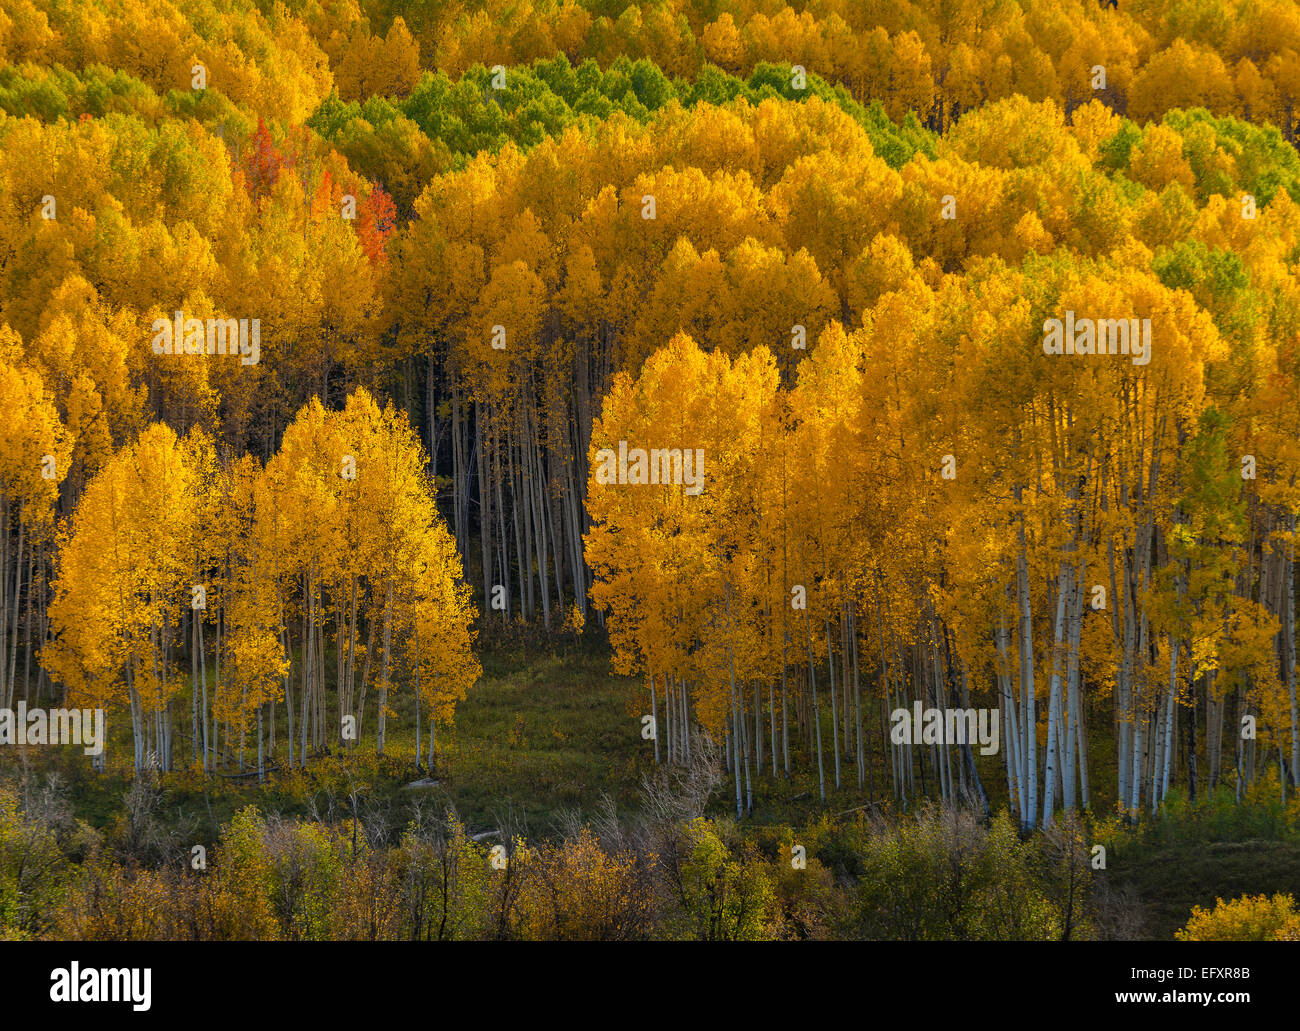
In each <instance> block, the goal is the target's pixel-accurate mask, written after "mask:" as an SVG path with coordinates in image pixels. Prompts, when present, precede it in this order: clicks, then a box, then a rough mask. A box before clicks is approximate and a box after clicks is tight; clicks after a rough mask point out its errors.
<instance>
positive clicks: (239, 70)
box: [0, 0, 1300, 939]
mask: <svg viewBox="0 0 1300 1031" xmlns="http://www.w3.org/2000/svg"><path fill="white" fill-rule="evenodd" d="M1298 99H1300V8H1298V7H1297V6H1296V5H1295V4H1294V3H1291V2H1284V0H1240V2H1234V0H1194V2H1173V0H1134V2H1126V0H1121V2H1119V3H1118V4H1116V5H1111V4H1108V3H1100V4H1099V3H1096V2H1092V0H916V2H907V0H888V2H886V0H869V2H865V3H864V2H857V0H811V2H802V0H793V2H790V3H787V2H785V0H647V2H645V3H642V4H640V5H637V4H632V3H626V2H623V0H537V2H529V0H518V2H505V0H485V2H477V0H459V2H452V3H433V2H415V3H394V2H389V0H330V2H318V0H292V2H288V3H286V2H282V0H279V2H275V3H271V2H269V0H88V2H86V3H79V4H56V3H53V2H52V0H0V711H4V712H8V713H9V714H10V715H9V718H8V722H7V723H0V936H10V937H40V936H46V937H59V938H133V937H134V938H169V939H183V938H259V937H273V938H288V939H299V938H319V937H325V938H414V939H442V938H485V937H497V938H501V937H518V938H562V937H571V938H583V937H597V938H605V939H621V938H649V937H701V938H709V939H732V938H763V937H778V938H806V937H866V938H889V939H915V938H928V937H958V938H987V939H998V938H1035V939H1061V938H1067V939H1068V938H1072V937H1074V938H1077V937H1132V936H1136V935H1139V934H1143V933H1150V934H1158V935H1162V936H1165V937H1168V936H1170V935H1172V933H1173V932H1174V930H1175V929H1177V928H1184V929H1183V930H1181V931H1179V932H1178V933H1179V934H1180V935H1181V936H1184V937H1193V938H1213V937H1215V936H1221V937H1234V936H1235V937H1242V936H1245V937H1259V938H1269V937H1275V938H1288V939H1295V938H1297V937H1300V913H1297V911H1296V909H1295V906H1294V902H1293V900H1292V899H1291V898H1290V897H1288V895H1287V894H1285V893H1286V892H1290V893H1291V894H1294V893H1295V892H1296V891H1298V890H1300V800H1297V789H1300V708H1298V706H1297V683H1296V678H1297V652H1296V645H1297V635H1296V597H1297V588H1298V584H1297V573H1296V563H1295V553H1296V536H1297V534H1296V531H1297V517H1298V516H1300V273H1298V271H1297V270H1298V266H1300V155H1298V154H1297V150H1296V132H1297V119H1298V118H1300V112H1297V100H1298ZM538 662H547V663H552V662H553V664H552V665H547V666H545V667H544V668H545V670H547V672H546V673H545V676H547V677H549V678H551V679H552V680H554V681H555V682H556V683H557V684H558V685H559V686H560V687H561V688H562V689H563V690H565V691H567V692H568V693H569V694H576V693H579V692H587V694H586V695H585V696H584V697H585V700H584V699H578V700H576V702H575V704H590V705H591V706H602V707H603V708H602V709H601V711H602V713H603V714H604V715H603V716H602V717H601V718H602V719H603V720H604V721H605V722H604V723H602V724H601V725H600V729H599V731H598V732H593V733H591V734H587V735H586V737H585V738H584V739H581V740H572V735H577V736H578V737H582V734H581V733H580V732H579V731H578V730H577V729H575V728H574V727H572V726H571V727H568V728H567V729H566V728H565V727H563V726H561V725H559V724H561V723H562V722H563V721H562V720H560V721H559V723H557V724H556V726H555V728H554V729H553V730H552V731H551V732H550V733H551V734H552V736H553V738H554V740H555V741H557V742H562V743H563V744H564V745H565V746H566V747H568V748H571V749H574V750H577V751H580V752H583V753H587V754H589V755H592V756H595V755H598V754H600V753H608V754H616V755H618V756H619V757H620V758H619V761H620V762H622V757H623V755H624V752H623V751H622V750H623V749H626V750H627V753H626V754H627V756H628V759H627V763H626V765H625V766H623V767H620V768H619V772H617V774H615V775H613V776H612V779H610V780H611V782H610V783H606V780H607V776H606V775H604V774H600V773H597V772H596V769H595V767H594V766H593V767H590V768H589V769H588V770H587V773H586V774H584V776H583V779H584V780H587V779H589V780H590V783H584V785H583V786H582V788H581V789H580V790H577V791H576V792H575V794H574V797H573V801H574V802H575V808H574V810H572V811H569V810H566V811H565V812H564V813H562V814H559V816H558V817H557V822H556V823H555V824H554V825H553V826H551V827H548V828H545V829H544V830H543V829H541V828H538V827H537V826H536V824H537V822H538V821H537V819H536V817H537V815H538V810H537V808H536V807H534V809H533V812H532V815H533V817H534V825H533V826H532V827H527V826H524V825H523V824H521V823H518V822H517V821H516V820H515V819H514V817H513V816H511V815H509V813H508V812H507V813H506V814H504V815H503V814H502V812H501V810H499V809H497V808H495V807H494V806H492V805H489V804H487V803H486V802H483V794H484V793H485V790H486V789H484V788H483V786H482V784H480V785H479V786H478V787H477V788H473V787H471V786H470V784H469V782H470V781H472V780H473V779H474V776H475V774H474V771H475V770H476V769H477V767H475V766H474V764H473V762H472V761H471V760H469V759H468V758H466V757H467V755H468V753H470V752H472V751H473V750H474V748H475V745H474V741H475V740H476V739H475V738H474V734H475V733H476V730H475V728H478V727H480V726H481V724H480V723H479V722H477V721H478V719H479V716H474V717H473V718H472V719H471V721H470V726H469V728H468V729H466V727H465V726H464V720H462V719H460V718H459V717H460V715H461V714H463V713H464V711H465V709H466V707H472V706H473V705H475V699H476V696H478V697H480V698H481V699H482V701H481V702H480V704H483V705H487V704H492V705H495V704H497V703H496V701H495V699H496V698H497V697H498V696H497V695H496V694H493V693H492V692H493V691H494V690H495V688H493V687H492V685H493V683H494V682H495V681H494V678H495V679H502V678H505V677H508V676H509V675H520V676H524V677H535V676H541V675H542V674H541V673H538V672H537V668H536V667H535V666H534V665H533V664H534V663H538ZM591 662H596V663H598V664H600V665H601V668H602V669H603V670H604V672H603V673H602V674H601V676H602V677H603V678H604V679H603V680H602V684H603V685H604V686H603V687H602V688H601V689H600V691H596V690H594V689H593V688H592V687H591V686H590V685H589V684H588V683H587V672H588V664H589V663H591ZM503 670H505V672H503ZM502 682H504V681H502ZM620 685H621V686H620ZM602 692H603V693H602ZM20 705H21V706H22V710H21V712H22V713H23V714H24V715H22V716H19V715H17V713H18V712H19V709H18V707H19V706H20ZM517 708H518V710H519V711H517V712H516V711H512V712H511V713H510V714H509V716H510V718H511V719H513V720H514V721H515V722H514V723H513V724H510V725H509V729H508V731H506V732H504V733H502V732H498V731H496V730H494V731H493V734H494V736H495V738H496V739H498V740H499V739H502V738H506V737H507V735H508V741H507V742H506V743H505V747H506V749H507V750H506V752H505V753H504V754H505V755H506V758H505V759H502V760H501V764H502V765H503V766H507V767H509V768H510V770H512V771H513V772H509V771H507V772H506V773H503V774H502V778H501V780H500V781H498V780H496V779H493V780H492V781H491V782H492V783H493V784H494V785H497V784H502V783H503V784H505V787H504V788H501V787H494V788H493V789H492V791H491V792H487V793H489V794H493V796H494V799H495V801H497V802H499V803H500V805H502V806H504V807H505V808H506V810H510V808H511V806H513V805H514V804H515V803H516V802H519V801H520V799H528V798H535V797H542V796H545V795H547V794H555V792H554V789H553V786H550V785H544V784H542V783H540V782H538V781H537V780H536V779H535V778H534V779H533V781H532V782H530V781H529V776H530V775H529V773H528V770H530V769H531V768H532V767H531V766H530V762H531V755H532V752H533V751H534V750H535V749H537V748H539V747H540V745H539V744H538V738H539V734H538V733H537V732H533V733H532V735H531V744H530V738H529V731H528V728H527V726H526V724H528V722H529V721H530V720H532V719H533V716H532V715H529V716H527V717H525V715H524V708H523V706H522V704H521V706H518V707H517ZM537 708H538V709H540V708H541V706H540V705H539V706H537ZM47 709H48V710H51V711H52V710H56V709H59V710H66V709H78V710H84V711H86V712H87V713H89V712H92V711H99V712H102V713H103V718H104V719H105V728H104V738H103V740H102V741H101V742H100V745H101V746H102V747H97V748H93V749H92V748H87V749H85V753H86V754H84V755H83V750H82V749H81V748H58V749H55V748H45V747H41V746H43V745H54V744H57V743H58V742H56V741H54V740H52V737H53V733H54V727H55V722H54V717H53V716H51V717H50V720H49V722H48V723H47V722H44V721H45V717H44V715H42V714H43V712H44V711H45V710H47ZM953 713H966V714H969V717H970V724H969V726H970V733H968V734H965V735H962V736H960V737H958V738H957V739H955V740H954V738H953V737H952V735H951V733H949V735H948V736H947V737H945V735H944V733H943V731H942V721H943V716H944V714H949V722H948V727H949V729H950V730H951V727H952V726H953V721H952V719H951V714H953ZM28 714H30V715H31V719H32V721H33V722H31V723H30V724H28V723H26V722H25V721H26V718H27V715H28ZM931 714H937V715H938V717H939V718H938V720H937V721H936V722H934V723H933V724H932V723H931V721H930V715H931ZM977 714H978V715H977ZM38 718H39V721H40V722H37V720H38ZM546 725H547V726H548V727H550V726H551V723H549V722H548V723H547V724H546ZM494 726H495V724H494ZM977 729H978V731H979V734H978V737H977V735H976V733H975V732H976V730H977ZM47 738H50V739H47ZM496 747H497V744H496V742H494V743H493V744H492V745H490V746H489V745H484V748H485V749H487V748H496ZM493 754H494V755H495V754H496V753H495V752H494V753H493ZM512 756H513V758H512ZM493 761H494V762H495V761H496V760H493ZM591 761H592V762H595V761H596V760H595V759H592V760H591ZM485 776H486V774H485ZM491 777H493V778H495V777H496V773H495V772H494V773H492V774H491ZM407 782H414V784H415V787H413V788H412V789H411V790H412V791H413V792H414V793H413V794H412V793H411V792H408V791H407V787H410V785H407ZM605 789H608V793H606V794H604V797H602V798H601V799H600V800H599V802H598V803H596V802H594V799H595V797H596V796H597V795H600V794H602V793H603V792H604V791H605ZM459 790H468V791H477V792H478V793H477V794H475V795H474V796H473V798H474V801H473V802H472V803H470V801H469V798H470V796H467V795H459V796H458V795H457V791H459ZM448 791H450V793H448ZM530 792H531V795H530ZM106 795H112V802H111V804H106V803H105V802H104V799H105V797H106ZM412 799H415V801H414V802H412ZM214 800H215V802H216V805H217V810H218V811H219V813H220V815H217V813H215V812H214V809H213V803H214ZM458 800H459V802H460V808H461V809H462V810H465V811H460V812H458V811H457V801H458ZM577 803H580V804H577ZM520 804H522V805H523V808H524V810H525V811H527V810H529V805H530V804H531V803H530V802H527V801H525V802H522V803H520ZM584 807H586V808H585V810H584ZM168 810H170V811H172V813H173V815H172V816H166V815H165V813H166V811H168ZM579 810H584V811H579ZM546 812H547V814H548V815H556V814H555V812H553V811H552V809H551V808H550V807H547V808H546ZM489 813H491V814H492V815H489ZM480 827H482V828H485V829H483V830H477V828H480ZM1202 839H1204V840H1208V841H1224V840H1251V841H1267V842H1268V844H1267V846H1265V845H1260V846H1259V847H1260V848H1261V849H1264V850H1265V852H1267V855H1265V854H1264V853H1261V854H1260V856H1258V857H1257V860H1258V862H1257V864H1256V871H1257V874H1258V876H1257V878H1256V879H1255V880H1254V881H1252V880H1250V878H1249V877H1246V878H1245V879H1244V880H1243V879H1242V878H1241V877H1238V876H1237V875H1236V874H1235V873H1234V874H1232V875H1231V876H1229V875H1227V874H1223V876H1222V878H1221V880H1220V881H1219V882H1215V883H1221V884H1222V885H1223V888H1222V890H1223V893H1224V894H1226V895H1235V896H1241V898H1240V899H1239V900H1238V901H1232V900H1231V899H1229V900H1228V901H1226V902H1224V903H1222V905H1221V906H1219V907H1218V908H1214V907H1212V905H1211V903H1212V902H1213V896H1211V897H1208V898H1203V897H1200V896H1197V897H1195V898H1190V897H1189V898H1188V899H1183V897H1182V896H1178V899H1179V901H1178V902H1177V903H1176V904H1175V903H1171V904H1170V905H1169V907H1168V908H1169V909H1170V911H1169V912H1160V913H1154V911H1153V910H1152V909H1151V907H1150V906H1147V914H1146V915H1147V919H1146V924H1145V926H1139V922H1136V921H1135V919H1134V918H1133V917H1132V915H1131V914H1132V913H1133V912H1134V911H1135V910H1139V909H1142V908H1143V905H1142V904H1140V903H1139V902H1135V901H1134V898H1132V897H1130V896H1128V895H1126V894H1125V892H1126V891H1138V892H1139V893H1141V891H1142V890H1144V889H1143V888H1142V885H1141V884H1140V883H1138V882H1139V881H1140V878H1137V879H1136V880H1135V879H1134V878H1135V877H1136V875H1134V877H1129V878H1127V879H1125V880H1124V881H1123V883H1121V881H1120V880H1117V879H1116V878H1115V877H1108V876H1107V874H1106V871H1107V870H1108V867H1107V863H1106V856H1107V854H1108V852H1109V854H1110V855H1111V858H1112V860H1114V858H1115V855H1116V854H1119V855H1120V857H1121V863H1123V862H1127V863H1129V864H1130V867H1129V868H1130V869H1131V868H1132V864H1133V863H1135V862H1139V860H1138V859H1134V858H1133V857H1143V858H1142V859H1141V860H1140V861H1141V862H1156V860H1155V859H1153V858H1152V857H1153V856H1156V855H1161V854H1164V855H1166V856H1167V855H1168V853H1167V852H1166V853H1161V852H1160V849H1166V850H1168V849H1175V850H1176V849H1178V848H1182V847H1185V846H1186V847H1190V845H1189V843H1191V842H1194V841H1197V840H1202ZM195 849H198V850H199V851H200V852H202V853H203V855H204V856H205V857H207V858H205V859H203V862H202V863H199V862H198V861H197V860H196V858H195V857H196V856H197V855H198V853H196V852H195V851H194V850H195ZM209 852H210V853H211V855H210V856H209V855H208V853H209ZM38 857H39V862H38V861H36V858H38ZM792 857H793V858H792ZM954 857H961V858H960V864H958V865H961V864H967V865H964V866H962V869H963V871H964V872H963V874H962V875H961V876H960V877H958V878H957V879H956V880H955V881H953V880H952V879H951V878H949V877H947V876H946V875H945V874H944V873H943V871H944V870H949V871H950V870H951V869H952V867H953V865H954V863H957V860H956V859H955V858H954ZM1125 857H1127V858H1125ZM209 864H210V866H211V872H209ZM345 870H346V871H350V872H349V873H348V874H347V875H346V876H345V874H344V871H345ZM359 871H364V876H363V875H362V873H360V872H359ZM1220 873H1221V874H1222V871H1220ZM1210 882H1214V877H1212V876H1211V877H1208V878H1207V879H1206V881H1205V883H1210ZM1126 885H1127V887H1126ZM1148 887H1149V888H1150V886H1148ZM1150 890H1151V891H1152V892H1154V893H1155V894H1159V893H1160V891H1161V890H1163V889H1157V888H1150ZM955 900H956V901H955ZM1194 902H1196V903H1203V905H1199V904H1198V907H1197V908H1195V909H1193V903H1194ZM1156 908H1157V909H1158V908H1159V907H1158V906H1157V907H1156ZM1126 914H1127V915H1126ZM1153 914H1154V915H1153Z"/></svg>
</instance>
